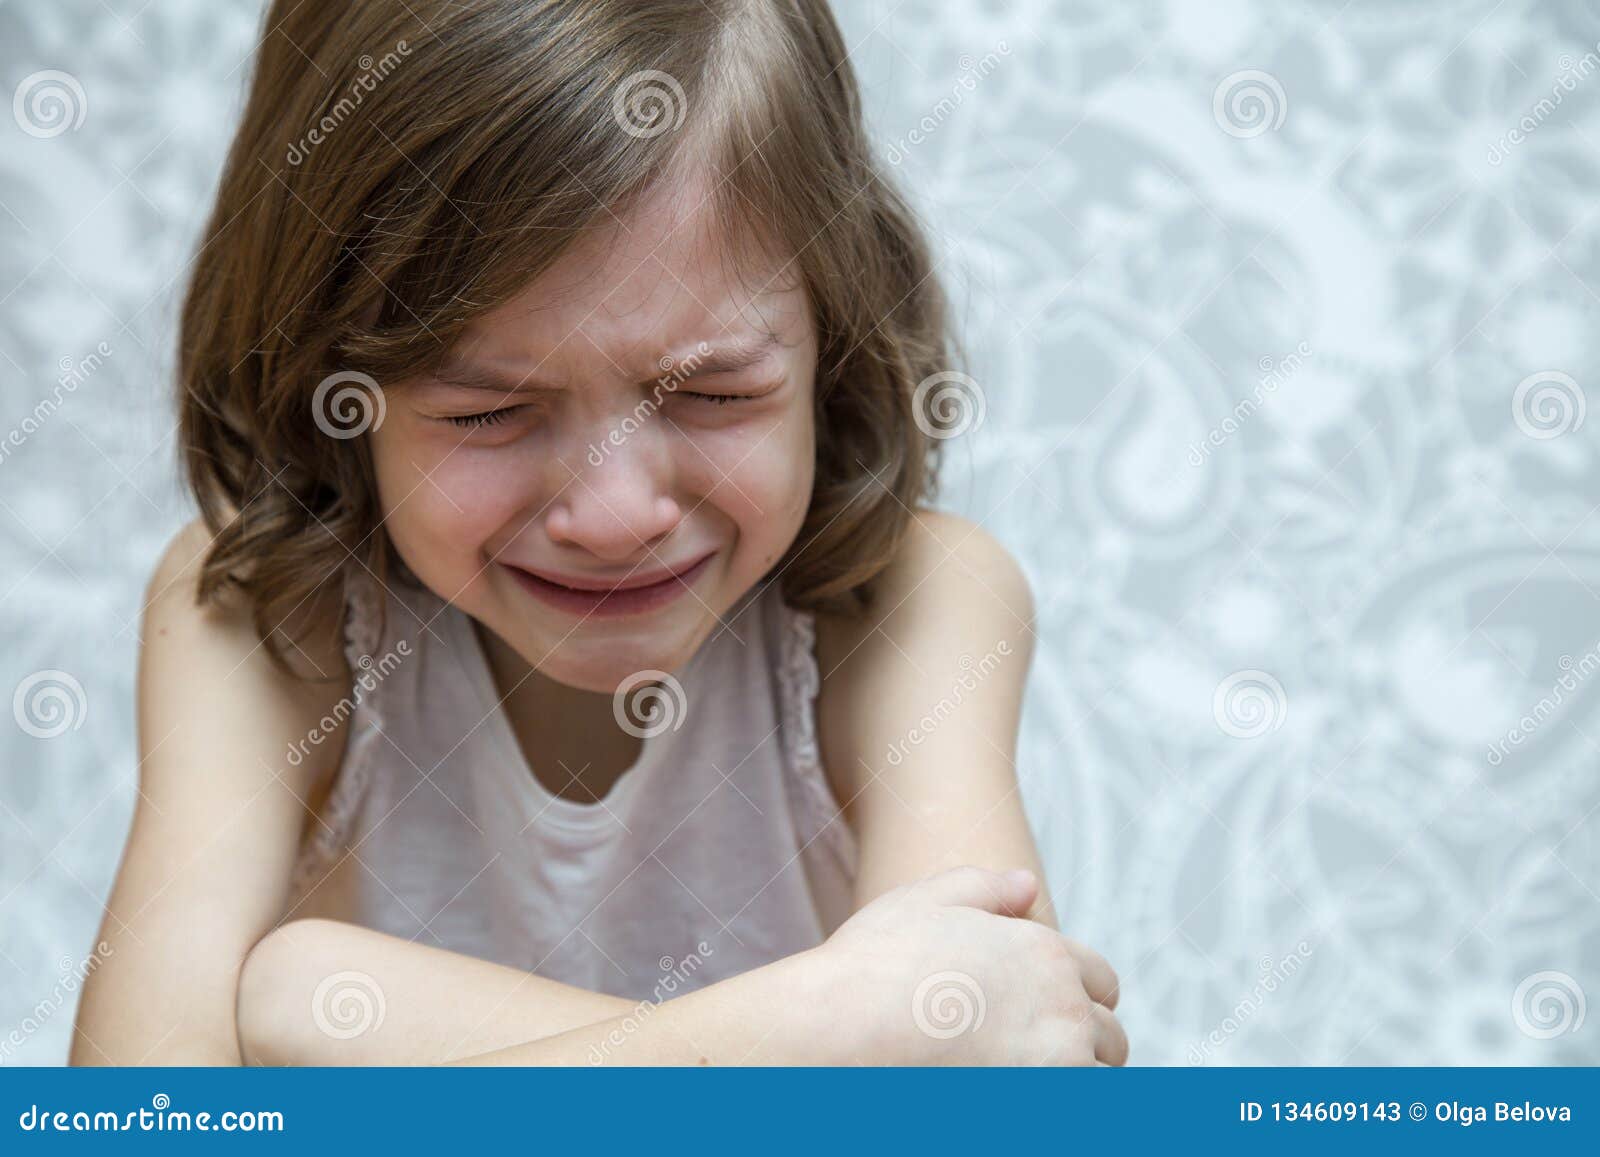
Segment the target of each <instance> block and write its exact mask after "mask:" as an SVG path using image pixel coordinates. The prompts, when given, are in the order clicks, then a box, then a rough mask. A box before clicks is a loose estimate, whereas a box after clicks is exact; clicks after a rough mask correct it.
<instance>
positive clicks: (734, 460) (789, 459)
mask: <svg viewBox="0 0 1600 1157" xmlns="http://www.w3.org/2000/svg"><path fill="white" fill-rule="evenodd" d="M695 445H696V447H697V450H691V451H689V453H690V456H691V457H692V458H693V459H694V460H695V461H694V464H693V466H692V468H693V469H694V470H695V472H696V474H697V475H698V476H699V477H700V478H701V479H703V482H704V487H705V489H704V491H703V492H704V493H706V494H708V495H709V496H710V501H711V502H712V503H714V504H715V505H716V507H717V508H718V509H719V510H720V511H722V512H723V513H724V514H726V515H727V516H728V517H729V518H731V519H732V520H733V521H734V522H735V523H736V524H737V525H738V527H739V531H740V535H741V537H743V538H745V539H746V540H750V541H754V542H756V543H758V544H759V545H760V547H761V551H762V553H763V555H771V556H772V560H774V561H775V560H776V558H777V556H778V555H781V554H782V553H783V551H784V550H786V549H787V548H788V544H789V541H790V540H792V539H793V537H794V535H795V534H796V533H797V532H798V530H799V528H800V524H801V522H802V521H804V519H805V514H806V510H807V509H808V508H809V507H810V504H811V484H812V478H813V474H814V472H815V467H816V441H815V432H814V429H813V427H812V423H811V418H810V413H809V411H806V412H803V413H802V414H800V415H798V416H795V415H786V416H785V418H784V419H783V421H782V422H761V423H750V424H749V425H748V426H741V427H739V428H735V429H728V430H721V431H716V432H706V433H703V434H701V435H700V436H699V437H698V438H697V439H696V441H695ZM686 465H687V463H686Z"/></svg>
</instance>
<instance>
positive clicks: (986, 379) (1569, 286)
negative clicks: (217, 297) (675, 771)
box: [0, 0, 1600, 1065]
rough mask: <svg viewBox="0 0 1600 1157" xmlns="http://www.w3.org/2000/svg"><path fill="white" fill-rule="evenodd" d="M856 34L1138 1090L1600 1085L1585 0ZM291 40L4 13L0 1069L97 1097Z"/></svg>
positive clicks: (1067, 864)
mask: <svg viewBox="0 0 1600 1157" xmlns="http://www.w3.org/2000/svg"><path fill="white" fill-rule="evenodd" d="M836 7H837V9H838V12H839V17H840V20H841V23H842V24H843V25H844V27H845V31H846V35H847V39H848V40H849V42H850V44H851V45H852V59H853V61H854V64H855V67H856V68H857V70H858V74H859V76H860V79H861V82H862V84H863V88H864V91H865V95H866V98H867V103H868V109H869V116H870V119H871V122H872V125H873V128H874V131H875V133H876V134H877V136H878V138H879V141H880V143H881V148H882V152H883V157H884V163H885V166H886V167H888V168H890V169H893V170H894V171H896V173H897V175H898V178H899V179H900V180H901V182H902V184H903V186H904V187H905V188H906V189H907V190H908V192H909V193H910V195H911V196H912V198H913V200H914V201H915V203H916V205H917V206H918V208H919V210H920V211H921V212H922V213H923V214H924V215H925V217H926V220H927V222H928V225H929V228H930V230H931V232H932V235H933V236H934V238H935V239H936V243H937V247H938V251H939V256H940V274H941V276H942V277H944V278H945V279H946V281H947V283H948V285H949V286H950V288H951V290H952V292H953V294H954V296H955V299H956V302H957V305H958V312H959V316H960V318H961V321H962V325H963V328H964V333H965V336H966V341H967V343H968V347H969V350H970V354H971V362H970V365H969V366H968V367H967V370H968V371H969V372H970V375H971V382H970V384H969V385H968V386H967V387H966V393H965V395H964V396H963V397H962V398H961V399H959V401H960V402H961V404H963V405H965V406H967V407H968V411H967V414H966V418H967V422H966V425H967V426H968V427H970V428H968V429H967V431H966V432H965V433H963V434H962V435H961V436H960V437H959V438H956V439H953V440H952V441H951V442H949V443H948V446H949V454H948V455H947V459H948V467H947V475H946V489H945V493H944V498H943V504H944V505H945V506H947V507H949V508H950V509H953V510H957V511H959V512H961V513H964V514H966V515H968V516H969V517H972V518H974V519H977V520H980V521H981V522H982V523H983V524H984V525H985V526H986V527H987V528H988V529H989V530H991V531H992V532H993V533H995V534H996V535H998V536H999V537H1000V538H1001V539H1002V540H1003V541H1005V542H1006V543H1007V544H1008V545H1009V546H1010V547H1011V548H1012V549H1013V550H1014V551H1015V552H1016V553H1017V554H1018V555H1019V557H1020V558H1021V559H1022V560H1023V562H1024V564H1025V566H1026V567H1027V570H1028V572H1029V574H1030V576H1031V578H1032V581H1033V585H1034V591H1035V595H1036V600H1037V604H1038V624H1037V631H1038V636H1039V640H1040V642H1039V647H1038V652H1037V656H1036V659H1035V666H1034V671H1033V676H1032V682H1031V688H1030V692H1029V699H1028V703H1027V707H1026V712H1025V717H1024V734H1023V743H1022V748H1021V756H1020V759H1019V774H1020V776H1021V780H1022V785H1023V792H1024V796H1025V799H1026V802H1027V804H1028V808H1029V811H1030V814H1031V815H1032V817H1033V819H1034V823H1035V827H1036V830H1037V832H1038V835H1039V838H1040V841H1041V846H1042V850H1043V852H1044V855H1045V858H1046V862H1047V865H1048V869H1049V875H1050V880H1051V885H1052V888H1053V890H1054V893H1055V897H1056V900H1057V903H1058V905H1059V908H1060V911H1061V912H1062V914H1063V920H1064V925H1065V928H1066V930H1067V931H1068V932H1069V933H1070V934H1071V935H1073V936H1075V937H1076V938H1078V939H1080V940H1083V941H1084V942H1086V943H1088V944H1091V945H1093V946H1095V947H1096V948H1098V949H1100V950H1101V951H1102V952H1103V953H1105V955H1106V956H1107V957H1109V958H1110V960H1111V961H1112V962H1113V964H1114V965H1116V967H1117V968H1118V970H1119V972H1120V974H1121V977H1122V980H1123V987H1124V992H1123V1003H1122V1008H1121V1018H1122V1020H1123V1023H1124V1024H1125V1026H1126V1027H1127V1029H1128V1032H1129V1035H1130V1037H1131V1038H1132V1041H1133V1057H1132V1060H1133V1062H1134V1063H1143V1064H1174V1065H1182V1064H1199V1063H1211V1064H1360V1063H1377V1064H1391V1063H1397V1064H1472V1063H1511V1064H1532V1065H1539V1064H1575V1063H1586V1064H1595V1063H1600V1023H1596V1021H1597V1020H1600V1011H1596V1012H1593V1013H1591V1012H1590V1010H1588V1008H1587V1004H1588V999H1589V998H1590V997H1600V818H1597V816H1596V811H1597V809H1600V677H1597V676H1600V462H1597V458H1600V455H1597V451H1600V416H1591V417H1588V419H1587V420H1585V416H1586V408H1587V401H1588V396H1587V395H1588V394H1590V393H1592V392H1593V391H1594V390H1595V388H1596V385H1597V383H1600V198H1597V197H1596V190H1597V188H1600V182H1597V178H1600V4H1597V3H1595V2H1593V0H1586V2H1574V3H1562V4H1536V3H1529V2H1522V3H1516V2H1510V0H1499V2H1491V0H1418V2H1413V3H1392V2H1379V0H1349V2H1346V3H1338V2H1335V0H1299V2H1297V3H1293V4H1272V3H1266V2H1264V0H1219V2H1217V3H1209V4H1205V5H1196V4H1183V3H1179V2H1178V0H1169V2H1165V3H1163V2H1158V0H1135V2H1132V3H1126V4H1116V5H1109V4H1090V3H1082V2H1075V0H1061V2H1059V3H1045V2H1043V0H1018V2H1016V3H1006V4H1000V3H960V4H936V3H932V2H923V0H903V2H898V3H897V2H895V0H862V2H856V0H838V3H837V5H836ZM259 25H260V8H259V6H258V5H257V4H255V3H245V2H242V0H239V2H227V3H223V2H217V3H210V2H206V3H202V2H200V0H186V2H180V0H161V2H160V3H142V2H141V0H59V2H57V0H51V2H48V3H46V2H43V0H34V2H23V3H16V2H13V3H10V4H7V5H4V6H0V79H3V81H4V86H5V92H6V93H7V94H11V95H12V96H13V101H12V108H11V115H9V116H7V117H3V118H0V137H3V147H0V438H3V439H4V441H3V442H0V451H3V455H0V565H3V569H0V638H3V640H4V647H3V648H0V690H4V691H5V692H6V693H7V695H8V696H10V697H11V698H12V706H13V711H12V715H13V717H14V719H6V720H5V722H6V726H4V727H0V754H3V763H0V1063H13V1064H15V1063H22V1064H27V1063H32V1064H40V1063H59V1062H61V1061H62V1060H64V1058H65V1056H66V1050H67V1044H68V1040H69V1037H70V1025H71V1018H72V1013H73V1005H74V1003H75V1000H76V996H75V993H74V992H73V991H72V989H73V987H74V986H73V985H70V984H68V985H64V984H63V981H64V980H66V979H68V978H70V977H73V976H74V975H75V974H76V971H77V970H78V969H80V968H81V966H82V962H83V960H84V958H85V956H86V955H87V954H88V953H89V951H90V949H91V947H92V944H93V941H94V938H95V934H96V927H97V925H98V921H99V917H100V913H101V905H102V902H103V899H104V897H105V895H106V893H107V891H108V889H109V886H110V882H111V879H112V876H113V873H114V871H115V869H116V865H117V859H118V855H119V851H120V848H121V844H122V841H123V839H124V837H125V834H126V830H127V824H128V821H129V817H130V815H131V811H132V801H133V797H134V783H135V764H136V761H137V755H136V744H135V730H134V720H135V710H134V698H133V687H134V675H135V663H136V658H137V635H138V618H139V613H140V606H141V602H142V593H143V589H144V582H145V579H146V577H147V576H148V575H149V573H150V570H151V567H152V565H153V563H154V560H155V559H156V557H157V555H158V554H159V552H160V550H161V549H162V547H163V545H164V544H165V542H166V541H167V539H168V537H169V536H170V535H171V533H172V532H173V530H174V529H175V528H176V527H177V526H178V525H179V524H180V523H181V522H183V521H184V520H186V519H187V518H188V517H189V516H190V507H189V505H188V503H187V501H186V499H185V497H184V495H183V493H182V491H181V489H180V487H179V485H178V482H177V477H176V471H175V451H176V447H175V445H174V428H173V417H172V403H171V397H170V391H171V381H172V365H173V344H174V334H175V317H176V310H177V305H178V301H179V294H180V293H181V290H182V286H183V280H184V276H185V273H186V270H187V266H188V262H189V260H190V257H191V256H192V253H193V248H194V245H195V243H196V236H197V234H198V231H199V229H200V227H201V225H202V223H203V219H204V216H205V214H206V212H207V210H208V208H209V201H210V198H211V196H212V191H213V188H214V183H215V181H216V178H217V173H218V169H219V166H220V162H221V159H222V156H223V153H224V151H225V149H226V146H227V143H228V139H229V134H230V130H231V127H232V125H233V124H234V122H235V121H236V119H237V117H238V114H239V108H240V103H241V96H242V86H243V84H244V81H245V79H246V77H247V74H248V67H249V56H250V53H251V50H252V48H253V45H254V44H255V42H256V38H257V37H258V36H259V35H260V32H261V29H260V27H259ZM62 75H64V76H65V77H66V80H63V79H61V76H62ZM41 76H42V77H43V79H41ZM69 81H70V83H68V82H69ZM40 89H46V90H48V91H46V92H45V93H44V99H43V100H42V101H41V102H39V103H34V102H35V98H36V97H38V95H39V90H40ZM65 383H70V385H67V384H65ZM49 400H53V402H54V404H50V403H49ZM42 404H43V405H44V409H43V413H42V416H41V409H40V407H41V405H42ZM13 723H14V724H15V725H13ZM7 1034H9V1035H7Z"/></svg>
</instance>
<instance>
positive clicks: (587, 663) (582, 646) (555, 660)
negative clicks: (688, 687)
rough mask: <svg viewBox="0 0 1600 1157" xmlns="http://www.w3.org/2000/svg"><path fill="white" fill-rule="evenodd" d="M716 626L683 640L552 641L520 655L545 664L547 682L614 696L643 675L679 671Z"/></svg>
mask: <svg viewBox="0 0 1600 1157" xmlns="http://www.w3.org/2000/svg"><path fill="white" fill-rule="evenodd" d="M716 625H717V624H716V623H714V622H709V623H707V624H704V625H703V626H702V627H701V629H699V630H696V631H695V632H693V634H692V635H690V636H689V637H685V638H681V639H675V638H662V637H660V636H659V635H658V634H657V635H650V636H648V637H645V638H639V637H634V638H616V639H610V640H598V639H597V640H587V639H579V638H578V637H577V636H573V637H572V638H569V639H567V640H565V641H564V642H560V643H558V642H556V640H553V639H552V640H548V641H547V642H545V644H544V645H543V646H542V647H541V646H537V645H536V646H535V647H534V648H530V650H532V652H533V653H532V654H529V652H528V651H525V650H523V649H522V648H520V647H519V648H518V651H519V653H520V654H521V655H522V657H523V658H524V659H526V660H527V661H528V662H529V663H533V662H534V661H535V660H536V659H541V658H542V659H543V662H542V663H539V664H538V667H539V673H540V674H541V675H543V676H545V677H546V678H547V679H553V680H554V681H555V682H557V683H561V684H564V685H566V686H568V687H573V688H576V689H577V690H579V691H593V692H596V693H598V694H602V695H611V694H614V693H615V692H616V690H617V688H618V687H620V686H621V685H622V684H623V683H624V682H625V681H626V680H628V679H629V678H631V677H632V676H634V675H637V674H638V673H639V672H640V671H665V672H666V673H668V674H669V675H670V674H674V673H676V672H678V671H680V670H681V669H682V668H683V667H684V666H686V665H687V664H688V662H689V660H690V659H692V658H693V657H694V654H695V651H696V650H697V649H698V648H699V646H700V644H701V643H702V642H703V641H704V640H705V639H706V637H707V636H709V635H710V633H711V631H712V630H714V629H716ZM552 647H554V648H555V649H554V650H553V651H552V650H551V648H552Z"/></svg>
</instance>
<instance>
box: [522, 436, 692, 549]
mask: <svg viewBox="0 0 1600 1157" xmlns="http://www.w3.org/2000/svg"><path fill="white" fill-rule="evenodd" d="M650 442H651V439H650V438H649V436H648V434H647V433H646V432H644V431H639V432H636V433H635V434H634V435H633V437H631V438H628V439H626V440H625V441H624V443H623V445H621V446H615V445H612V444H610V443H609V442H608V443H605V444H602V445H598V447H595V446H594V445H593V444H592V448H591V452H590V453H589V454H587V455H584V456H582V457H581V458H579V459H577V460H576V461H575V460H574V459H573V458H572V457H570V456H563V458H562V461H563V463H564V464H565V465H566V470H565V471H564V473H566V475H567V479H566V484H565V485H564V486H563V488H562V490H561V493H560V494H559V495H558V496H557V497H556V499H555V501H553V502H552V503H551V504H550V509H549V510H548V511H547V512H546V514H545V533H546V534H547V535H549V537H550V540H551V541H552V542H555V543H559V544H562V545H566V546H574V547H578V548H581V549H583V550H586V551H588V552H589V553H590V554H592V555H594V556H595V557H596V558H600V559H604V560H605V561H607V562H613V563H625V562H628V561H631V560H635V559H639V558H641V557H643V556H644V555H645V553H646V552H647V551H648V550H653V549H654V548H655V547H656V546H657V545H659V544H660V543H661V542H662V541H663V540H664V539H665V538H666V537H667V536H668V535H669V534H671V533H672V532H673V530H675V529H676V528H677V526H678V523H680V522H682V521H683V516H684V512H683V510H682V508H681V507H680V506H679V504H678V502H677V501H676V500H675V499H674V498H673V497H672V495H671V494H670V493H669V491H670V485H669V483H670V479H671V464H670V462H669V461H668V460H667V458H668V455H667V454H666V453H665V452H664V448H663V447H659V446H652V445H650V444H649V443H650ZM601 451H603V452H601ZM597 458H598V459H599V461H598V462H597V461H596V459H597Z"/></svg>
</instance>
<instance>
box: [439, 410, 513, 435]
mask: <svg viewBox="0 0 1600 1157" xmlns="http://www.w3.org/2000/svg"><path fill="white" fill-rule="evenodd" d="M523 408H524V407H522V406H506V407H504V408H502V409H499V410H485V411H484V412H483V413H481V414H451V415H450V416H448V417H447V418H445V421H447V422H454V423H455V424H456V425H457V426H463V427H466V428H467V429H471V430H476V429H477V428H478V427H480V426H493V425H495V424H497V423H499V422H504V421H505V420H506V419H507V418H509V417H510V416H511V415H512V414H515V413H516V412H517V411H518V410H521V409H523Z"/></svg>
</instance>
